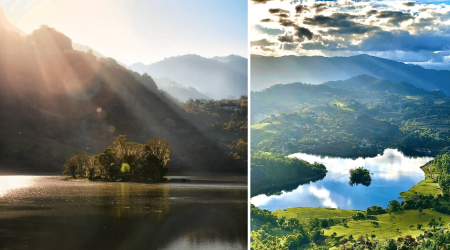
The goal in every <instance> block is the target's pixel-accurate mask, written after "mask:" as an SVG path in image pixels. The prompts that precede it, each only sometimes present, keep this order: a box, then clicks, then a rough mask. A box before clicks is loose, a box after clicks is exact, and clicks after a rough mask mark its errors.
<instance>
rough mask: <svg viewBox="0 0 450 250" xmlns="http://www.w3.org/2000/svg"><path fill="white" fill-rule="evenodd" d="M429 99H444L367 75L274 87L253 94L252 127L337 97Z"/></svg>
mask: <svg viewBox="0 0 450 250" xmlns="http://www.w3.org/2000/svg"><path fill="white" fill-rule="evenodd" d="M388 94H391V95H394V94H398V95H401V96H428V97H431V98H445V97H446V95H445V94H444V92H442V91H441V90H431V91H426V90H424V89H422V88H417V87H415V86H413V85H412V84H409V83H406V82H398V83H393V82H391V81H388V80H383V79H378V78H375V77H372V76H369V75H360V76H355V77H352V78H350V79H347V80H339V81H330V82H325V83H323V84H304V83H298V82H297V83H289V84H276V85H273V86H271V87H269V88H266V89H264V90H262V91H254V92H252V96H251V98H252V114H251V116H252V123H255V122H257V121H259V120H261V119H262V118H264V117H266V116H269V115H272V114H279V113H282V112H293V111H296V110H297V109H298V105H300V104H310V105H318V104H323V103H330V102H334V101H336V96H339V97H346V98H351V99H355V100H358V101H360V102H367V103H370V102H375V103H376V102H381V101H383V100H384V98H385V97H386V95H388Z"/></svg>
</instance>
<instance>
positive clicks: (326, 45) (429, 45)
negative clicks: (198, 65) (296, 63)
mask: <svg viewBox="0 0 450 250" xmlns="http://www.w3.org/2000/svg"><path fill="white" fill-rule="evenodd" d="M276 2H277V3H276V4H275V1H274V3H273V4H271V5H270V7H269V6H267V7H263V8H261V9H260V10H258V11H259V13H260V15H256V16H258V18H259V19H258V21H257V22H258V23H259V24H263V23H264V24H265V25H270V30H267V31H268V32H267V33H266V32H263V29H262V28H261V27H260V28H257V30H260V31H261V32H260V37H258V39H263V38H266V39H267V41H268V42H270V43H275V44H279V43H280V42H281V43H280V44H279V46H272V47H271V49H273V50H274V51H273V54H272V55H275V56H282V55H292V54H294V53H295V54H297V55H328V56H329V55H332V56H333V55H334V56H336V55H338V56H346V55H354V54H370V55H380V56H384V58H387V59H393V60H405V62H415V63H416V62H417V63H420V62H424V65H431V66H430V67H432V66H434V65H438V63H441V62H442V61H443V60H444V58H447V59H445V60H450V59H448V54H445V53H447V52H448V51H450V42H449V41H450V21H449V20H450V5H449V4H448V3H441V2H433V3H432V2H429V3H427V2H423V1H422V2H414V1H411V0H408V1H397V0H393V1H388V0H381V1H351V2H346V3H341V2H338V1H326V2H324V1H321V2H319V1H317V2H312V3H311V2H307V3H306V2H302V4H299V3H300V1H276ZM294 3H296V4H295V5H293V4H294ZM267 12H269V13H270V14H271V15H274V16H278V17H279V19H278V20H277V19H274V18H272V19H270V18H266V19H261V18H264V14H265V15H267ZM290 16H291V17H290ZM264 29H269V28H264ZM264 34H267V35H269V36H267V35H266V36H265V35H264ZM253 40H256V39H253ZM255 49H256V48H255ZM437 51H443V53H434V52H437ZM264 55H270V53H265V54H264ZM414 58H415V59H416V60H415V59H414ZM425 62H428V63H427V64H425ZM430 62H431V63H430ZM436 67H437V66H436ZM439 67H440V68H442V65H440V66H439Z"/></svg>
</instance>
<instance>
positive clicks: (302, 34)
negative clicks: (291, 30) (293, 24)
mask: <svg viewBox="0 0 450 250" xmlns="http://www.w3.org/2000/svg"><path fill="white" fill-rule="evenodd" d="M295 35H296V36H298V38H299V39H300V40H304V38H308V40H311V39H312V38H313V35H314V34H313V33H312V32H311V31H310V30H309V29H307V28H304V27H298V28H297V30H296V31H295Z"/></svg>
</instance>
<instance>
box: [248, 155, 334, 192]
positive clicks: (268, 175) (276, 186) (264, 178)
mask: <svg viewBox="0 0 450 250" xmlns="http://www.w3.org/2000/svg"><path fill="white" fill-rule="evenodd" d="M250 170H251V177H252V181H251V194H252V195H256V194H259V193H267V192H279V191H281V190H286V189H289V188H296V187H298V185H300V184H304V183H308V182H310V181H315V180H319V179H322V178H324V177H325V175H326V173H327V169H326V167H325V166H324V165H323V164H320V163H317V162H315V163H313V164H310V163H308V162H306V161H303V160H300V159H297V158H289V157H285V156H284V155H281V154H277V153H272V154H271V153H262V152H261V153H258V154H254V155H252V156H251V165H250Z"/></svg>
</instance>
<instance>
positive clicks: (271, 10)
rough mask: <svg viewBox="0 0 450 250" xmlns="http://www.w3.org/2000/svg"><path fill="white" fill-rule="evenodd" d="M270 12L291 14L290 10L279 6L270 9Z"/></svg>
mask: <svg viewBox="0 0 450 250" xmlns="http://www.w3.org/2000/svg"><path fill="white" fill-rule="evenodd" d="M269 13H270V14H278V13H285V14H289V11H288V10H283V9H279V8H277V9H269Z"/></svg>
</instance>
